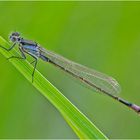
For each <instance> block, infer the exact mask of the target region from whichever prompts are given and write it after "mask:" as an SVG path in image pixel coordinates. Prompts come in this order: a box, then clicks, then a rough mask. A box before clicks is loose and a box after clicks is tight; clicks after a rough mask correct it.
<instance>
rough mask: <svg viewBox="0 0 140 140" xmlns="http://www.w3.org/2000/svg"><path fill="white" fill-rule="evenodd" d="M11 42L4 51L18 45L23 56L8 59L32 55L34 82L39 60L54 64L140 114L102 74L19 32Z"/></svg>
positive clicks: (109, 78)
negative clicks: (25, 37)
mask: <svg viewBox="0 0 140 140" xmlns="http://www.w3.org/2000/svg"><path fill="white" fill-rule="evenodd" d="M9 38H10V41H12V42H13V45H12V46H11V47H10V48H8V49H7V48H4V47H2V48H3V49H5V50H7V51H10V50H12V49H13V48H14V47H15V46H16V44H17V45H18V48H19V51H20V53H21V56H11V57H10V58H8V59H12V58H18V59H26V54H28V55H30V56H31V57H32V58H33V59H34V61H33V62H32V63H34V69H33V73H32V82H33V78H34V73H35V69H36V66H37V62H38V61H37V60H38V58H40V59H42V60H43V61H46V62H48V63H51V64H53V65H54V66H56V67H59V68H60V69H62V70H63V71H65V72H67V73H68V74H70V75H71V76H73V77H75V78H76V79H78V80H80V81H81V82H82V83H84V84H85V85H87V86H88V87H90V88H92V89H94V90H96V91H97V92H101V93H104V94H105V95H108V96H109V97H111V98H113V99H115V100H116V101H119V102H120V103H122V104H124V105H126V106H127V107H129V108H131V109H133V110H134V111H136V112H137V113H140V106H137V105H136V104H133V103H130V102H128V101H126V100H124V99H122V98H120V97H119V96H118V95H117V93H119V92H120V85H119V84H118V82H117V81H116V80H115V79H114V78H112V77H110V76H107V75H105V74H103V73H101V72H98V71H96V70H93V69H89V68H87V67H85V66H82V65H80V64H77V63H75V62H73V61H70V60H68V59H66V58H64V57H62V56H60V55H58V54H56V53H53V52H51V51H49V50H47V49H44V48H43V47H41V46H40V45H39V44H37V43H36V42H34V41H30V40H26V39H24V38H22V37H21V36H20V34H19V33H18V32H13V33H11V35H10V36H9Z"/></svg>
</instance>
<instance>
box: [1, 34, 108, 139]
mask: <svg viewBox="0 0 140 140" xmlns="http://www.w3.org/2000/svg"><path fill="white" fill-rule="evenodd" d="M0 46H2V47H6V48H9V47H10V45H9V43H8V42H7V41H6V40H4V39H3V38H2V37H1V36H0ZM0 53H2V54H3V55H4V56H5V57H6V58H8V57H10V56H12V55H16V54H17V52H16V51H15V50H12V51H10V52H7V51H5V50H4V49H2V48H1V47H0ZM9 61H10V62H11V63H12V64H13V65H14V66H15V67H16V68H17V69H18V70H19V71H20V72H21V73H22V74H23V75H24V76H25V77H26V79H28V81H29V82H31V81H32V76H31V74H32V71H33V67H32V65H31V64H29V63H28V61H27V60H25V61H22V60H18V59H11V60H9ZM32 85H33V86H34V87H35V88H36V89H37V90H38V91H40V93H41V94H43V95H44V96H45V97H46V98H47V99H48V100H49V101H50V102H51V103H52V104H53V105H54V106H55V107H56V108H57V110H58V111H59V112H60V113H61V114H62V116H63V117H64V119H65V120H66V121H67V123H68V124H69V126H70V127H71V128H72V129H73V131H74V132H75V133H76V134H77V136H78V137H79V138H81V139H84V138H87V139H107V138H106V136H104V135H103V133H102V132H101V131H99V129H98V128H97V127H96V126H95V125H94V124H93V123H92V122H91V121H90V120H89V119H87V118H86V117H85V116H84V115H83V114H82V113H81V112H80V111H79V110H78V109H77V108H76V107H75V106H74V105H73V104H72V103H71V102H70V101H69V100H68V99H67V98H66V97H65V96H64V95H63V94H62V93H61V92H60V91H59V90H57V89H56V88H55V87H54V86H53V85H52V84H51V83H50V82H49V81H48V80H47V79H46V78H45V77H44V76H43V75H41V73H40V72H39V71H37V70H36V72H35V77H34V82H33V83H32Z"/></svg>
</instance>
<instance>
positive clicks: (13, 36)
mask: <svg viewBox="0 0 140 140" xmlns="http://www.w3.org/2000/svg"><path fill="white" fill-rule="evenodd" d="M9 39H10V40H11V41H12V42H19V41H20V39H21V37H20V34H19V33H18V32H12V33H11V34H10V36H9Z"/></svg>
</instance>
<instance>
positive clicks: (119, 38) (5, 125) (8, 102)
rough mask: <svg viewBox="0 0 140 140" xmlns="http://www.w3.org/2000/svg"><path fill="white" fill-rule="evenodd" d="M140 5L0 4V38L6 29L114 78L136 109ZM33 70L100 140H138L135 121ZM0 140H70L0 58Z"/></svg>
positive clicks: (55, 73)
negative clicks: (94, 128)
mask: <svg viewBox="0 0 140 140" xmlns="http://www.w3.org/2000/svg"><path fill="white" fill-rule="evenodd" d="M139 15H140V2H0V33H1V36H3V37H4V38H6V39H8V35H9V33H10V32H11V31H19V32H21V33H22V35H23V37H25V38H28V39H31V40H35V41H36V42H38V43H40V44H41V45H42V46H43V47H46V48H47V49H49V50H52V51H54V52H56V53H59V54H61V55H63V56H65V57H67V58H69V59H71V60H74V61H76V62H78V63H81V64H84V65H86V66H88V67H90V68H94V69H96V70H99V71H101V72H103V73H106V74H108V75H111V76H113V77H114V78H116V79H117V80H118V81H119V83H120V85H121V87H122V92H121V94H120V96H121V97H123V98H125V99H128V100H130V101H132V102H135V103H136V104H139V105H140V92H139V89H140V62H139V60H140V18H139ZM38 70H39V71H41V73H43V75H45V76H46V78H47V79H48V80H49V81H50V82H51V83H52V84H54V85H55V86H56V87H57V88H58V89H59V90H60V91H61V92H62V93H63V94H64V95H65V96H66V97H67V98H68V99H69V100H70V101H71V102H72V103H73V104H74V105H76V106H77V107H78V108H79V109H80V110H81V111H82V112H83V113H84V114H85V115H86V116H87V117H88V118H89V119H90V120H91V121H92V122H93V123H94V124H95V125H96V126H97V127H98V128H99V129H100V130H101V131H102V132H103V133H104V134H105V135H106V136H107V137H109V138H111V139H113V138H116V139H117V138H118V139H120V138H140V133H139V130H140V117H139V116H138V115H137V114H136V113H135V112H133V111H131V110H129V109H128V108H127V107H125V106H123V105H121V104H119V103H118V102H116V101H114V100H112V99H110V98H109V97H106V96H104V95H100V94H95V92H94V91H91V90H89V89H87V88H85V87H83V86H81V85H80V84H78V83H77V82H75V80H73V79H72V78H70V77H69V76H67V75H65V73H63V72H62V71H60V70H58V69H57V68H55V67H53V66H51V65H49V64H45V63H44V62H42V61H40V63H39V64H38ZM0 138H71V139H72V138H77V136H76V135H75V134H74V132H73V131H72V130H71V128H70V127H69V126H68V124H67V123H66V122H65V121H64V119H63V118H62V116H61V115H60V114H59V112H58V111H57V110H56V109H55V108H54V107H53V106H52V105H51V104H50V103H49V102H48V101H47V100H46V99H45V98H44V97H43V96H42V95H41V94H40V93H39V92H38V91H37V90H36V89H35V88H33V86H32V85H31V84H30V83H29V82H28V81H27V80H26V79H25V78H24V77H23V76H22V75H21V74H20V73H19V72H18V71H17V70H16V69H15V68H14V67H13V66H12V65H11V64H10V63H9V62H8V61H7V60H6V59H5V58H4V57H3V56H2V55H1V54H0Z"/></svg>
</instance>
